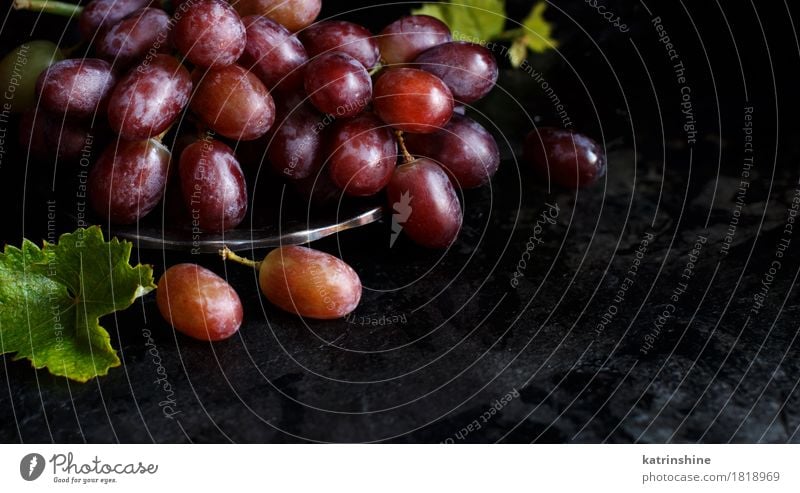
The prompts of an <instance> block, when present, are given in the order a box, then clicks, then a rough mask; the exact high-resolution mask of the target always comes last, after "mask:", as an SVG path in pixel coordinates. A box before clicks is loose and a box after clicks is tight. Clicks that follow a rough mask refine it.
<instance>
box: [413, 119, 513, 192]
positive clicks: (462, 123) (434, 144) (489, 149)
mask: <svg viewBox="0 0 800 493" xmlns="http://www.w3.org/2000/svg"><path fill="white" fill-rule="evenodd" d="M405 143H406V147H407V148H408V150H409V151H410V152H411V154H414V155H417V156H424V157H427V158H431V159H432V160H434V161H436V162H438V163H439V164H440V165H441V166H442V168H444V170H445V171H446V172H447V173H448V174H449V175H450V177H451V178H452V180H453V185H455V186H456V187H461V188H475V187H479V186H481V185H484V184H486V183H487V182H488V181H489V180H490V179H491V178H492V176H494V174H495V172H496V171H497V168H498V166H500V151H499V150H498V149H497V142H495V140H494V137H492V134H490V133H489V132H488V131H487V130H486V129H485V128H483V127H482V126H481V125H480V124H479V123H477V122H476V121H474V120H472V119H471V118H469V117H466V116H462V115H458V114H454V115H453V117H452V118H451V119H450V121H449V122H448V123H447V125H445V127H444V128H443V129H442V130H440V131H438V132H436V133H432V134H407V135H406V136H405Z"/></svg>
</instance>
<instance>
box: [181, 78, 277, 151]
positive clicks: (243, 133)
mask: <svg viewBox="0 0 800 493" xmlns="http://www.w3.org/2000/svg"><path fill="white" fill-rule="evenodd" d="M194 77H195V80H198V79H199V83H198V85H197V89H196V90H195V92H194V95H193V96H192V102H191V103H190V107H191V108H192V111H193V112H194V113H195V114H196V115H197V116H198V117H200V119H201V120H203V122H204V123H205V124H206V125H208V126H209V128H211V129H212V130H214V131H215V132H217V133H219V134H220V135H223V136H225V137H228V138H229V139H234V140H254V139H257V138H259V137H261V136H262V135H264V134H266V133H267V131H269V129H270V127H271V126H272V124H273V122H274V121H275V103H274V101H273V100H272V96H270V94H269V91H267V88H266V87H264V84H263V83H262V82H261V81H260V80H259V78H258V77H256V76H255V74H253V73H251V72H248V71H247V70H245V69H243V68H242V67H240V66H238V65H228V66H227V67H221V68H215V69H209V70H208V71H207V72H205V73H203V72H201V71H200V69H196V70H195V73H194Z"/></svg>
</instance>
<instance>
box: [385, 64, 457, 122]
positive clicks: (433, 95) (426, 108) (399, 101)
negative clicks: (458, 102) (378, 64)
mask: <svg viewBox="0 0 800 493" xmlns="http://www.w3.org/2000/svg"><path fill="white" fill-rule="evenodd" d="M374 105H375V112H376V113H377V114H378V116H379V117H381V119H382V120H383V121H385V122H386V123H388V124H389V125H391V126H393V127H394V128H396V129H398V130H402V131H404V132H411V133H432V132H436V131H437V130H439V129H440V128H441V127H443V126H444V125H445V124H446V123H447V122H448V121H449V120H450V116H451V115H452V114H453V95H452V94H451V93H450V89H448V88H447V86H446V85H445V83H444V82H442V81H441V79H439V78H438V77H436V76H435V75H433V74H431V73H429V72H425V71H424V70H418V69H413V68H392V69H388V70H386V71H385V72H384V73H383V74H382V75H381V76H380V77H378V81H377V82H376V83H375V97H374Z"/></svg>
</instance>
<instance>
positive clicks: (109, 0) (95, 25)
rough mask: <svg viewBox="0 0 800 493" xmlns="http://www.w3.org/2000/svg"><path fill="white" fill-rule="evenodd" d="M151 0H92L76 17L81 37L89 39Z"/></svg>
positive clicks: (100, 33)
mask: <svg viewBox="0 0 800 493" xmlns="http://www.w3.org/2000/svg"><path fill="white" fill-rule="evenodd" d="M151 2H152V0H92V1H91V2H89V3H87V4H86V6H85V7H83V10H82V11H81V13H80V16H79V17H78V29H79V30H80V32H81V37H82V38H83V39H85V40H87V41H91V40H92V39H94V38H95V37H96V36H100V35H102V34H103V33H104V32H105V30H106V29H108V28H109V27H111V26H113V25H114V24H116V23H117V22H119V21H120V20H122V19H123V18H125V17H127V16H128V15H129V14H131V13H133V12H135V11H137V10H139V9H141V8H144V7H147V6H148V5H150V3H151Z"/></svg>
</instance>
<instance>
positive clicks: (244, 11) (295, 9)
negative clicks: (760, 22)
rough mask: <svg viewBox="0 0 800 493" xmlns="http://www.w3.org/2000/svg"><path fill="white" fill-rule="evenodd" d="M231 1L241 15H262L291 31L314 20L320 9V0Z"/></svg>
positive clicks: (299, 28)
mask: <svg viewBox="0 0 800 493" xmlns="http://www.w3.org/2000/svg"><path fill="white" fill-rule="evenodd" d="M231 3H233V6H234V7H235V8H236V10H237V11H238V12H239V15H241V16H242V17H245V16H248V15H263V16H264V17H269V18H270V19H272V20H274V21H275V22H277V23H279V24H281V25H282V26H285V27H286V29H288V30H290V31H292V32H297V31H299V30H301V29H303V28H304V27H306V26H308V25H310V24H311V23H312V22H314V19H316V18H317V16H318V15H319V11H320V10H321V9H322V0H237V1H235V2H234V1H232V2H231Z"/></svg>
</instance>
